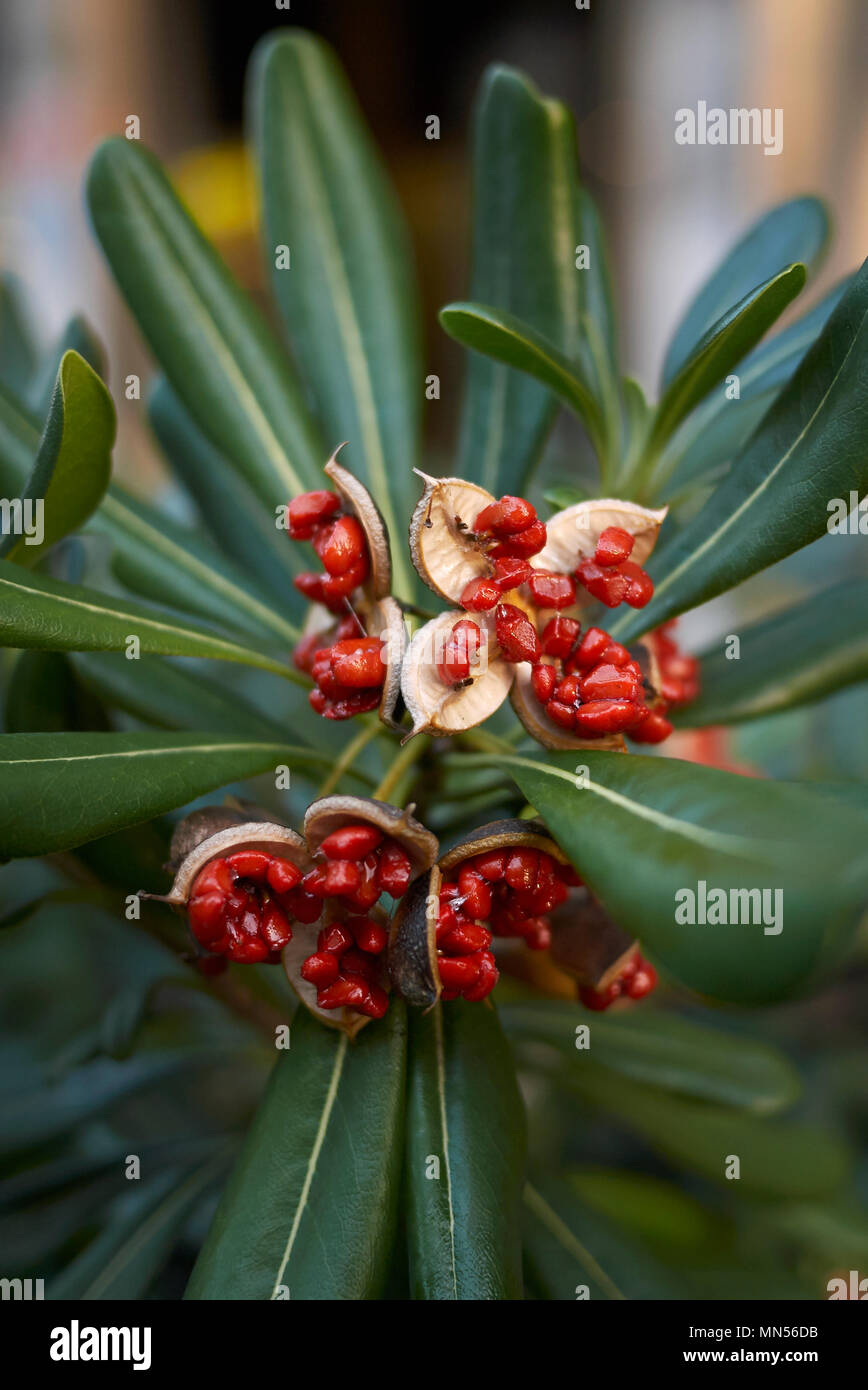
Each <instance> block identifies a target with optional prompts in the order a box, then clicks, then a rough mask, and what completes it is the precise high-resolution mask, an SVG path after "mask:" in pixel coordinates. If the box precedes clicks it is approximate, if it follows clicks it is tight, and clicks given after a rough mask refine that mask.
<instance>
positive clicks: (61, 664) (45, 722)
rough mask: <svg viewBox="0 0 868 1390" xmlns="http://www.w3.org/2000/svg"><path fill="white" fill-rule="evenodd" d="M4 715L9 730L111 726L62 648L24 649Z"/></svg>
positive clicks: (46, 731)
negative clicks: (45, 649)
mask: <svg viewBox="0 0 868 1390" xmlns="http://www.w3.org/2000/svg"><path fill="white" fill-rule="evenodd" d="M118 659H119V660H121V661H123V662H124V665H125V666H129V665H130V663H129V662H128V661H126V660H125V659H124V658H123V657H119V658H118ZM5 716H6V732H7V733H10V734H28V733H33V734H49V733H59V732H60V731H61V730H63V729H107V728H108V727H109V724H108V719H107V717H106V714H105V710H104V709H103V708H102V706H101V704H100V702H99V700H97V699H95V698H94V696H93V695H91V694H90V693H89V692H88V691H87V690H85V689H84V688H83V687H82V685H81V682H80V681H78V680H77V679H76V674H75V671H74V670H73V668H72V666H71V664H70V661H69V658H68V657H67V656H66V655H65V654H64V653H63V652H37V651H24V652H22V653H21V655H20V656H19V657H18V660H17V661H16V662H15V665H14V667H13V668H12V676H11V678H10V681H9V685H8V687H7V690H6V709H5Z"/></svg>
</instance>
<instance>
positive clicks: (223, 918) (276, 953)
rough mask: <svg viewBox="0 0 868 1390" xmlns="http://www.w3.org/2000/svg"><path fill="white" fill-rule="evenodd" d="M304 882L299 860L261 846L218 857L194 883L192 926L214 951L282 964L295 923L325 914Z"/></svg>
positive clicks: (237, 958) (248, 960)
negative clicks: (291, 859)
mask: <svg viewBox="0 0 868 1390" xmlns="http://www.w3.org/2000/svg"><path fill="white" fill-rule="evenodd" d="M300 883H301V871H300V870H299V869H298V868H296V866H295V864H292V863H290V862H289V860H287V859H279V858H277V857H276V856H275V855H272V854H266V853H265V852H264V851H261V850H239V851H238V853H236V854H230V855H227V856H226V858H225V859H212V860H211V862H210V864H206V865H205V868H204V869H202V871H201V872H200V873H199V874H198V875H197V876H196V879H195V880H194V882H193V887H192V890H191V893H190V899H189V902H188V904H187V915H188V918H189V921H190V929H191V931H192V933H193V935H194V936H195V938H196V940H197V941H198V942H199V944H200V945H201V946H204V947H205V948H206V950H208V951H210V952H211V954H212V955H214V956H226V957H228V959H229V960H233V961H238V962H239V963H240V964H244V965H250V964H256V963H257V962H259V961H265V962H268V963H269V964H272V965H273V964H277V963H278V962H279V960H280V952H281V950H282V948H283V947H284V946H285V945H286V944H287V942H288V941H291V940H292V927H291V925H290V922H291V921H301V922H315V921H316V919H317V917H318V916H319V912H320V905H319V903H318V902H316V900H311V899H310V898H309V895H308V894H307V893H306V892H305V891H304V889H303V888H300V887H299V884H300ZM311 914H312V915H311Z"/></svg>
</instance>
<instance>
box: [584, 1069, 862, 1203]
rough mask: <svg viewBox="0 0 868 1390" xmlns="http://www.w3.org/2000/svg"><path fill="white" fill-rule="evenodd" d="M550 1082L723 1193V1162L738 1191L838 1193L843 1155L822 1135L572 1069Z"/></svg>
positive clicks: (834, 1140) (843, 1149) (832, 1138)
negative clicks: (735, 1171) (735, 1165)
mask: <svg viewBox="0 0 868 1390" xmlns="http://www.w3.org/2000/svg"><path fill="white" fill-rule="evenodd" d="M557 1079H558V1081H559V1082H561V1084H564V1085H565V1086H566V1087H567V1088H568V1089H569V1090H570V1091H572V1092H575V1094H576V1095H578V1096H580V1097H581V1099H582V1100H583V1101H587V1102H589V1103H591V1104H592V1105H598V1106H600V1107H602V1108H603V1109H604V1110H606V1111H607V1112H609V1113H610V1114H611V1115H612V1116H613V1117H614V1118H615V1119H616V1120H618V1121H619V1122H620V1123H622V1124H626V1125H629V1126H630V1127H631V1128H632V1129H635V1130H637V1131H638V1132H639V1133H640V1134H641V1135H642V1136H643V1138H645V1139H646V1140H647V1141H648V1142H649V1143H650V1144H651V1146H652V1147H653V1148H654V1149H656V1150H657V1151H658V1152H659V1153H661V1154H663V1155H664V1156H665V1157H666V1158H668V1159H669V1160H670V1161H671V1162H673V1163H674V1164H676V1165H677V1166H678V1167H683V1168H686V1169H688V1170H689V1171H690V1172H695V1173H699V1174H700V1175H701V1176H702V1177H704V1178H709V1179H710V1180H711V1181H712V1182H717V1183H720V1184H721V1185H722V1186H728V1185H729V1182H730V1180H729V1179H728V1178H727V1175H726V1167H727V1163H728V1162H729V1159H730V1156H731V1155H732V1156H735V1157H737V1158H738V1159H739V1163H740V1176H739V1187H740V1189H741V1190H743V1191H745V1192H752V1193H753V1192H756V1193H760V1194H762V1195H764V1196H770V1197H811V1196H814V1195H815V1194H816V1193H820V1192H828V1191H830V1190H832V1189H834V1188H836V1187H839V1186H840V1185H841V1184H842V1183H843V1182H844V1180H845V1178H846V1177H847V1173H848V1169H849V1167H850V1163H851V1154H850V1152H849V1150H848V1148H847V1146H846V1145H845V1144H844V1142H843V1141H842V1140H841V1139H840V1138H839V1137H838V1136H837V1135H836V1134H833V1133H832V1132H830V1131H829V1130H828V1129H827V1128H824V1129H821V1128H819V1127H818V1126H811V1125H805V1124H798V1123H795V1122H792V1121H783V1120H770V1119H765V1118H762V1117H760V1116H757V1115H751V1114H748V1113H745V1112H744V1111H741V1110H733V1109H729V1108H727V1107H724V1106H716V1105H709V1104H706V1103H705V1102H703V1101H699V1100H687V1099H685V1098H683V1097H681V1096H675V1095H671V1094H669V1093H667V1092H666V1091H658V1090H654V1089H649V1088H648V1087H647V1086H645V1085H644V1084H643V1083H641V1082H638V1081H628V1080H627V1079H626V1078H625V1077H617V1078H615V1077H609V1076H606V1075H605V1074H604V1073H603V1072H602V1071H592V1070H591V1069H587V1070H582V1069H578V1070H576V1069H573V1070H572V1071H570V1073H569V1075H568V1076H566V1075H564V1074H563V1073H560V1072H559V1073H558V1077H557Z"/></svg>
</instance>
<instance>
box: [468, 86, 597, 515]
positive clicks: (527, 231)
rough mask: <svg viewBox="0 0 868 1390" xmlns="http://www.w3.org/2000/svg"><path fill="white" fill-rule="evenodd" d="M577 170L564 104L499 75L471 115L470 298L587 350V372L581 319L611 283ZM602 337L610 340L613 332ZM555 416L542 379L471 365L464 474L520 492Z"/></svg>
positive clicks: (496, 489) (484, 363)
mask: <svg viewBox="0 0 868 1390" xmlns="http://www.w3.org/2000/svg"><path fill="white" fill-rule="evenodd" d="M576 165H577V161H576V148H575V131H574V129H573V124H572V118H571V116H570V115H569V113H568V112H567V110H566V108H565V107H564V106H562V105H561V103H560V102H555V101H547V100H545V99H544V98H543V97H541V96H540V94H539V93H538V92H537V90H536V88H535V87H534V86H533V85H532V84H531V83H530V82H529V81H528V80H527V78H525V77H524V76H522V74H521V73H518V72H516V71H514V70H513V69H510V68H505V67H493V68H490V69H489V70H488V71H487V73H486V75H485V78H484V79H483V83H482V89H481V93H480V96H479V100H478V104H477V107H476V113H475V117H474V154H473V168H474V176H473V178H474V213H473V226H474V233H473V271H472V278H471V290H470V293H471V297H472V299H474V300H476V301H479V302H480V303H483V304H491V305H494V306H496V310H497V312H498V313H506V314H509V315H513V316H514V317H516V318H518V319H520V320H522V321H524V322H525V323H527V324H528V325H529V327H530V328H532V329H533V330H534V332H535V333H538V334H540V335H542V336H543V337H544V338H545V339H547V340H548V341H549V342H551V343H552V344H553V345H554V346H555V348H557V349H558V350H560V351H561V352H563V353H565V354H567V356H568V357H570V358H573V357H574V356H577V355H578V354H579V352H580V351H581V352H582V353H583V362H584V365H585V368H586V370H587V369H588V367H589V363H588V350H587V344H586V342H585V341H584V339H583V337H582V324H581V315H582V314H583V313H584V314H587V313H588V312H590V311H591V310H592V308H593V309H596V308H597V304H598V298H599V297H600V296H601V295H604V294H605V293H606V291H607V288H608V287H607V285H606V283H605V268H604V262H603V257H602V254H600V255H596V254H595V250H596V248H597V245H598V243H597V240H596V224H595V223H591V216H592V211H591V209H590V204H589V203H587V202H585V203H581V202H580V198H581V195H580V192H579V186H578V176H577V168H576ZM592 242H593V243H594V245H593V246H592V247H591V269H590V270H588V271H579V270H577V269H576V263H575V262H576V247H577V246H578V245H580V244H587V245H591V243H592ZM588 276H590V277H591V279H592V282H593V283H592V284H590V285H589V284H587V281H586V277H588ZM586 295H587V296H588V298H587V299H586V298H585V296H586ZM592 301H593V303H592ZM600 331H601V333H602V335H603V338H604V340H605V339H607V338H608V334H609V331H610V325H609V324H606V325H601V326H600ZM553 416H554V402H553V401H552V399H551V396H550V395H549V393H548V391H547V390H546V389H545V388H544V386H543V385H542V384H541V383H538V382H536V381H529V380H527V378H526V377H525V376H524V375H519V374H517V373H516V372H515V371H514V370H512V369H511V368H509V367H508V366H506V365H505V363H503V362H494V361H490V360H487V359H486V358H484V357H479V356H474V357H472V358H471V359H470V362H469V367H468V379H467V391H466V396H465V401H464V408H463V416H462V427H461V443H460V457H459V464H458V468H457V470H456V471H457V472H458V473H460V475H461V476H462V477H463V478H470V479H472V480H473V481H475V482H478V483H481V484H482V486H483V487H486V488H488V489H489V491H490V492H493V493H495V494H496V495H498V496H499V495H500V494H501V493H504V492H520V491H521V489H522V486H523V483H524V481H525V479H526V477H527V475H528V472H529V470H530V468H531V467H532V466H533V464H534V463H535V462H536V460H537V458H538V456H539V454H540V452H541V449H542V445H543V443H544V440H545V437H546V434H547V433H548V430H549V428H550V426H551V423H552V420H553Z"/></svg>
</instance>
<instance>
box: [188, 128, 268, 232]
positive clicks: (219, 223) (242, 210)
mask: <svg viewBox="0 0 868 1390" xmlns="http://www.w3.org/2000/svg"><path fill="white" fill-rule="evenodd" d="M172 175H173V178H174V181H175V184H176V186H177V189H178V192H179V193H180V195H181V197H182V198H183V199H184V202H185V203H186V204H187V206H188V207H189V209H190V211H191V212H192V214H193V216H194V217H195V219H196V221H197V222H198V223H199V225H200V227H201V228H202V230H203V232H204V233H205V235H206V236H208V237H210V238H212V239H213V240H215V241H221V240H224V239H227V238H232V239H234V238H236V237H246V236H251V235H252V234H253V232H254V229H255V227H256V221H257V210H258V204H257V196H256V178H255V174H254V168H253V161H252V159H251V158H250V155H249V153H248V151H247V149H246V148H245V146H244V145H243V144H242V143H241V141H235V142H231V143H226V144H221V145H210V146H208V147H207V148H205V149H200V150H193V151H192V152H191V153H190V154H186V155H184V156H183V157H182V158H181V159H179V160H178V161H177V162H176V163H175V164H174V165H173V167H172Z"/></svg>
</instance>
